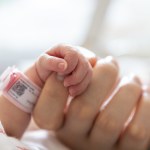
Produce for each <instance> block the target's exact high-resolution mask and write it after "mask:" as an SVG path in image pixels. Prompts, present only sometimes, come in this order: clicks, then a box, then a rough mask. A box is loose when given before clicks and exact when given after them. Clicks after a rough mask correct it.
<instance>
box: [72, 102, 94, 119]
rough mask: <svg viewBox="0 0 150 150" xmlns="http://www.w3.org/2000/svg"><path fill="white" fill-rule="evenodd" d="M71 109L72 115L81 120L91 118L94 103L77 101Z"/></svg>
mask: <svg viewBox="0 0 150 150" xmlns="http://www.w3.org/2000/svg"><path fill="white" fill-rule="evenodd" d="M70 109H71V113H72V115H73V116H74V117H76V118H78V119H80V120H87V119H89V118H90V117H91V115H92V112H93V107H92V105H90V104H88V103H84V102H82V101H75V102H74V103H73V104H72V107H71V108H70Z"/></svg>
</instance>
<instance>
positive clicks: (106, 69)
mask: <svg viewBox="0 0 150 150" xmlns="http://www.w3.org/2000/svg"><path fill="white" fill-rule="evenodd" d="M99 70H100V71H101V73H102V74H103V76H104V77H106V78H110V79H111V80H114V79H116V78H117V76H118V69H116V67H114V66H113V65H111V64H110V63H105V64H103V65H102V66H100V69H99Z"/></svg>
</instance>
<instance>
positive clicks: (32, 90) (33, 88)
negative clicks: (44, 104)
mask: <svg viewBox="0 0 150 150" xmlns="http://www.w3.org/2000/svg"><path fill="white" fill-rule="evenodd" d="M0 90H2V93H3V95H4V96H5V97H6V98H7V99H8V100H9V101H10V102H12V103H13V104H14V105H16V106H17V107H19V108H20V109H21V110H23V111H25V112H27V113H31V112H32V110H33V108H34V105H35V104H36V102H37V100H38V97H39V95H40V93H41V88H40V87H39V86H37V85H36V84H35V83H33V82H32V81H31V80H30V79H29V78H28V77H27V76H25V74H23V73H21V72H20V71H19V70H18V69H17V67H15V66H14V67H12V68H10V67H9V68H7V69H6V70H5V71H4V73H3V74H2V75H1V84H0Z"/></svg>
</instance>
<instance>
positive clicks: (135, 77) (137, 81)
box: [129, 73, 142, 85]
mask: <svg viewBox="0 0 150 150" xmlns="http://www.w3.org/2000/svg"><path fill="white" fill-rule="evenodd" d="M129 78H131V79H133V80H134V81H135V82H136V83H138V84H139V85H141V84H142V83H141V81H140V79H139V78H138V77H137V76H136V75H135V74H134V73H130V74H129Z"/></svg>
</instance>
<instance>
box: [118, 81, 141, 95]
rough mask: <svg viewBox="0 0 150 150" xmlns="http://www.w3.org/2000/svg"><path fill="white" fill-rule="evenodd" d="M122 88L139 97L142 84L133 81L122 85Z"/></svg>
mask: <svg viewBox="0 0 150 150" xmlns="http://www.w3.org/2000/svg"><path fill="white" fill-rule="evenodd" d="M120 90H122V91H125V92H126V93H128V94H130V95H132V96H134V97H137V95H138V94H139V91H140V90H141V88H140V86H138V85H137V84H135V83H133V82H129V83H126V84H124V85H122V86H121V87H120Z"/></svg>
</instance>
